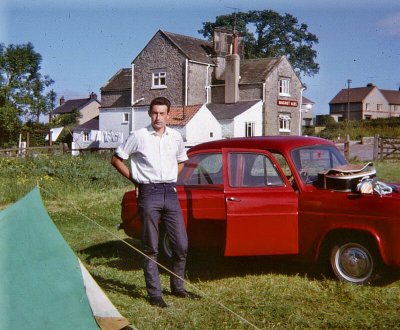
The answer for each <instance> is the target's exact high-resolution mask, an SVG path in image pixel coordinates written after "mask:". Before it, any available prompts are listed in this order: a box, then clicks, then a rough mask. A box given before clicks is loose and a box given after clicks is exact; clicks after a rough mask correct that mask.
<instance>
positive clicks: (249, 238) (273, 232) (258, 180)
mask: <svg viewBox="0 0 400 330" xmlns="http://www.w3.org/2000/svg"><path fill="white" fill-rule="evenodd" d="M223 163H224V164H225V166H224V178H225V180H224V194H225V202H226V212H227V224H226V245H225V255H227V256H239V255H278V254H296V253H298V195H297V194H296V192H295V191H294V190H293V188H292V186H291V185H290V183H289V181H288V180H287V178H286V177H285V175H284V174H283V172H282V170H281V169H280V168H279V165H278V163H277V162H276V160H275V159H274V157H273V156H272V155H271V153H269V152H268V151H264V150H252V151H248V150H247V151H246V150H241V149H223ZM226 165H227V166H226Z"/></svg>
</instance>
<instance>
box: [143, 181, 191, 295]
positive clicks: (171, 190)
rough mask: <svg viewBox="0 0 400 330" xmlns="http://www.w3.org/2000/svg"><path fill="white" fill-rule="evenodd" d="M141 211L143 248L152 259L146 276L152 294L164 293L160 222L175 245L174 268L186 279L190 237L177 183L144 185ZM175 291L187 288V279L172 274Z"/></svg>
mask: <svg viewBox="0 0 400 330" xmlns="http://www.w3.org/2000/svg"><path fill="white" fill-rule="evenodd" d="M139 212H140V218H141V221H142V242H143V250H144V253H145V254H146V255H147V257H148V258H145V260H144V277H145V280H146V289H147V293H148V295H149V296H150V297H157V296H161V284H160V277H159V273H158V266H157V264H156V263H155V262H154V261H157V255H158V237H159V223H160V222H162V223H163V224H164V227H165V230H166V232H167V234H168V237H169V239H170V242H171V247H172V252H173V253H172V254H173V255H172V266H171V270H172V272H173V273H175V274H177V275H178V276H179V277H181V278H184V276H185V266H186V255H187V248H188V240H187V234H186V229H185V225H184V222H183V216H182V210H181V207H180V204H179V200H178V196H177V192H176V187H175V183H151V184H143V185H140V188H139ZM170 285H171V291H182V290H184V283H183V280H181V279H179V278H177V277H176V276H174V275H171V279H170Z"/></svg>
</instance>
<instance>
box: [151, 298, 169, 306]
mask: <svg viewBox="0 0 400 330" xmlns="http://www.w3.org/2000/svg"><path fill="white" fill-rule="evenodd" d="M149 302H150V305H152V306H157V307H160V308H165V307H168V305H167V304H166V303H165V301H164V299H163V298H162V297H150V298H149Z"/></svg>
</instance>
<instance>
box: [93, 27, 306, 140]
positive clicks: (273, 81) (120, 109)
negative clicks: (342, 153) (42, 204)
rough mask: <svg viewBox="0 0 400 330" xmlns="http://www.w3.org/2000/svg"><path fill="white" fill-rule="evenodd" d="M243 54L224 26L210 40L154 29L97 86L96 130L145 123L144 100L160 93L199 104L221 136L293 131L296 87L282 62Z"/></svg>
mask: <svg viewBox="0 0 400 330" xmlns="http://www.w3.org/2000/svg"><path fill="white" fill-rule="evenodd" d="M242 53H243V40H242V38H241V37H240V36H234V35H232V32H231V31H229V30H224V29H216V30H215V32H214V42H213V43H210V42H208V41H206V40H201V39H197V38H192V37H188V36H183V35H179V34H174V33H170V32H166V31H162V30H159V31H158V32H157V33H156V34H155V35H154V36H153V38H152V39H151V40H150V41H149V42H148V43H147V45H146V46H145V47H144V48H143V50H142V51H141V52H140V53H139V54H138V55H137V56H136V58H135V59H134V60H133V62H132V65H131V68H124V69H121V70H119V71H118V72H117V73H116V74H115V75H114V76H113V77H112V78H111V79H110V80H109V81H108V82H107V83H106V84H105V85H104V86H103V87H102V88H101V95H102V107H101V109H100V130H110V131H121V132H123V134H124V136H125V137H126V134H129V132H130V131H132V130H134V129H137V128H140V127H143V125H144V123H146V124H148V123H149V119H148V116H147V110H148V106H149V104H150V101H151V100H152V99H153V98H154V97H157V96H165V97H167V98H169V99H170V100H171V103H172V105H173V106H174V107H190V106H202V105H205V106H206V108H207V109H208V110H209V111H210V114H212V115H213V116H214V117H215V119H216V120H217V121H218V122H219V124H220V125H221V132H222V137H223V138H224V137H231V136H246V135H277V134H287V135H289V134H290V135H297V134H298V125H299V123H300V114H301V103H302V102H300V99H301V98H302V91H303V89H302V84H301V82H300V80H299V78H298V77H297V75H296V74H295V72H294V70H293V68H292V67H291V65H290V63H289V62H288V60H287V59H286V58H285V57H279V58H264V59H255V60H244V59H241V57H242ZM199 109H203V108H202V107H200V108H199ZM202 111H203V110H202ZM204 112H205V110H204ZM224 112H229V113H224ZM200 118H202V117H201V116H195V117H194V118H193V120H199V119H200ZM246 118H247V119H246ZM239 123H240V124H239ZM175 124H176V123H175ZM179 125H181V126H182V125H185V122H184V121H182V122H181V123H179ZM179 125H178V126H179ZM196 125H199V126H202V123H201V122H199V123H197V124H196ZM239 126H240V127H239ZM212 135H213V137H215V136H218V134H212ZM188 136H189V135H188ZM208 138H209V139H211V138H212V137H210V136H208ZM192 140H199V139H196V138H193V139H192Z"/></svg>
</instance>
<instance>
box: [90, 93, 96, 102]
mask: <svg viewBox="0 0 400 330" xmlns="http://www.w3.org/2000/svg"><path fill="white" fill-rule="evenodd" d="M89 98H90V99H93V100H97V94H96V93H93V92H91V93H90V95H89Z"/></svg>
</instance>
